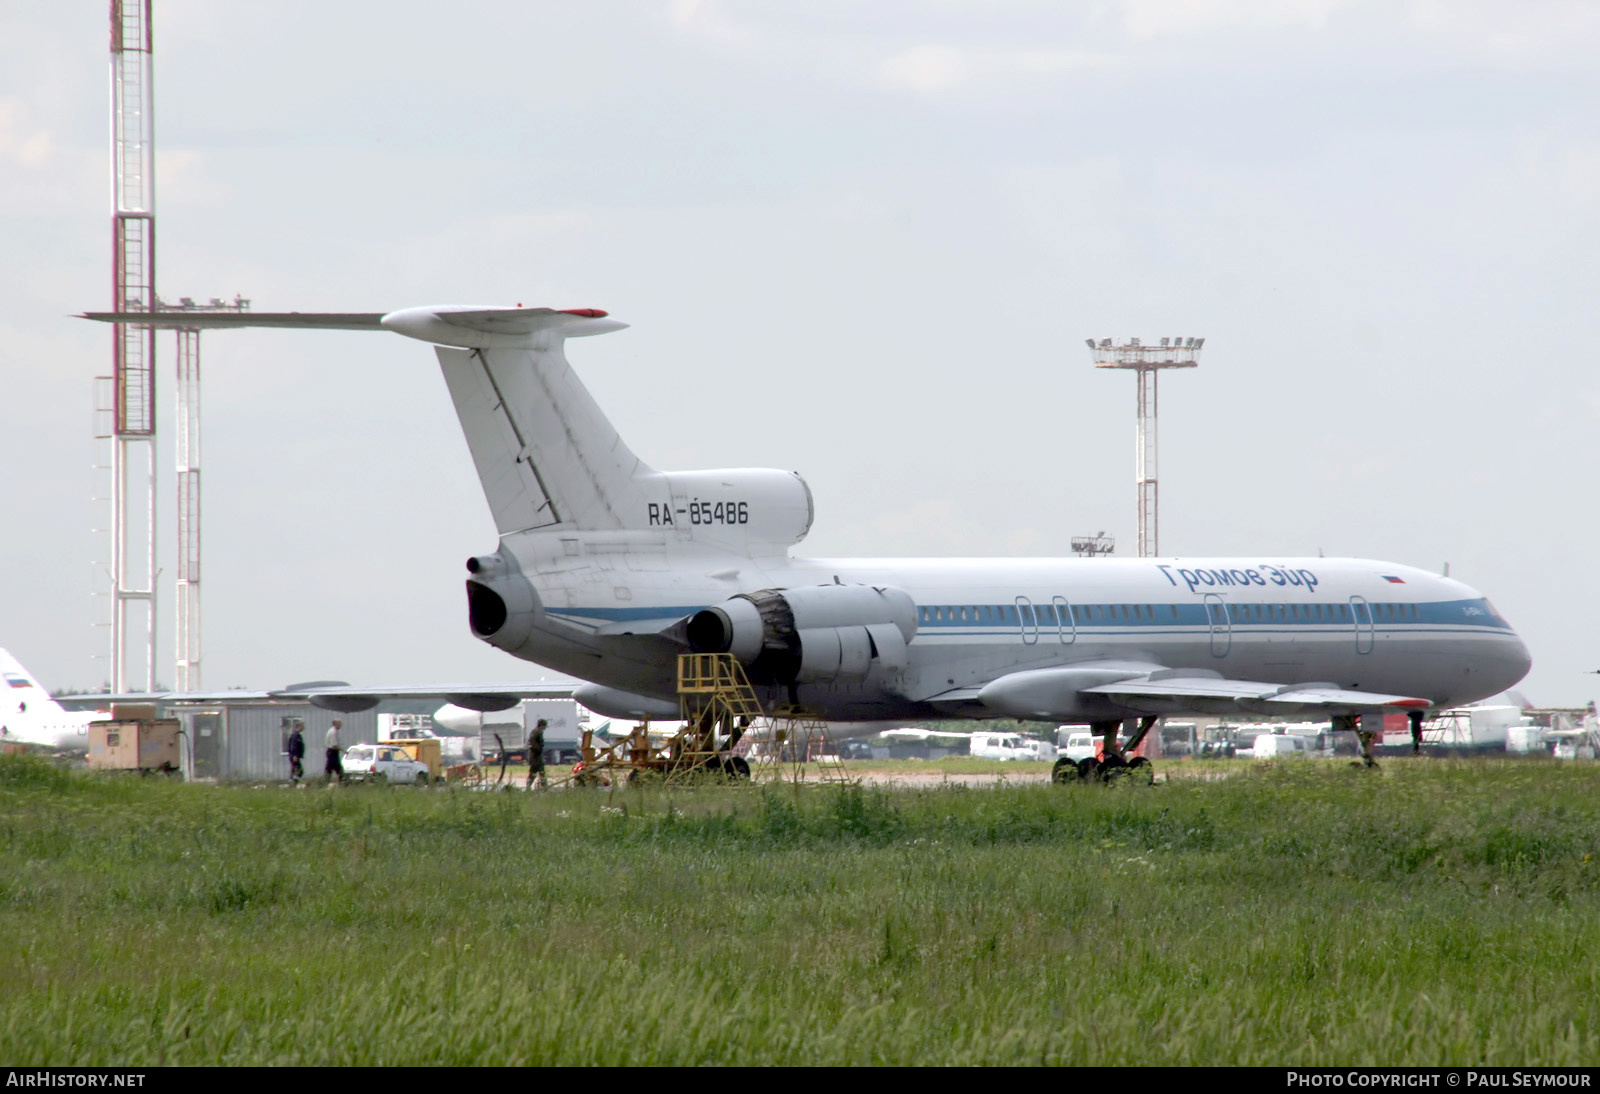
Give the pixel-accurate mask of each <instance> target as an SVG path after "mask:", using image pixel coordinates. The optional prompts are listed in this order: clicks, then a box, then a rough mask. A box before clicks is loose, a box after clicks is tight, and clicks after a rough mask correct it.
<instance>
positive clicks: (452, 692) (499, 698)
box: [270, 682, 579, 712]
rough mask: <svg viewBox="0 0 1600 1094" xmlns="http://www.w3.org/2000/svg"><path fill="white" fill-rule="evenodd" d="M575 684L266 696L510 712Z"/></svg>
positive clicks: (323, 690)
mask: <svg viewBox="0 0 1600 1094" xmlns="http://www.w3.org/2000/svg"><path fill="white" fill-rule="evenodd" d="M578 686H579V685H578V683H577V682H572V683H565V684H423V685H416V686H407V685H402V686H399V687H384V688H358V687H351V686H350V685H348V684H340V685H332V686H318V685H310V686H300V685H291V686H290V687H288V688H285V689H283V690H282V691H274V692H271V693H270V696H271V698H273V699H289V700H299V701H300V702H305V703H310V704H311V705H312V706H314V707H321V708H322V709H324V710H338V711H344V712H354V711H358V710H370V709H371V708H372V707H375V706H377V705H378V704H379V703H381V702H382V701H383V700H385V699H442V700H444V701H445V702H447V703H454V704H455V705H456V706H458V707H465V708H466V709H468V710H477V711H484V712H488V711H496V710H510V709H511V708H512V707H514V706H516V705H517V704H518V703H520V702H521V701H522V700H524V699H570V698H572V693H573V690H574V689H576V688H577V687H578Z"/></svg>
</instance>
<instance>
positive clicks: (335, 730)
mask: <svg viewBox="0 0 1600 1094" xmlns="http://www.w3.org/2000/svg"><path fill="white" fill-rule="evenodd" d="M342 725H344V723H343V722H341V721H340V720H339V719H337V718H335V719H334V720H333V725H331V726H329V727H328V736H327V738H326V739H325V741H324V743H325V744H326V745H327V746H328V766H327V767H326V769H324V771H323V774H325V775H327V777H328V782H329V783H330V784H331V783H332V782H333V777H334V776H335V775H337V776H339V781H340V782H341V783H342V782H344V761H342V760H341V759H339V727H340V726H342Z"/></svg>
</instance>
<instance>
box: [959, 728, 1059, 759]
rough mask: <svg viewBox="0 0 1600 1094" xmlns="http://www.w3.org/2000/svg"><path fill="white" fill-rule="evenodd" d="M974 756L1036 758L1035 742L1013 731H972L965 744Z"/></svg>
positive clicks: (1039, 757)
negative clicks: (967, 743)
mask: <svg viewBox="0 0 1600 1094" xmlns="http://www.w3.org/2000/svg"><path fill="white" fill-rule="evenodd" d="M967 748H968V751H970V752H971V754H972V755H974V756H979V757H982V758H983V759H985V760H1038V759H1043V757H1041V756H1040V755H1039V750H1038V748H1037V747H1036V742H1034V741H1030V740H1029V739H1028V738H1026V737H1021V736H1018V735H1017V734H1014V733H974V734H973V735H972V742H971V744H969V745H968V746H967Z"/></svg>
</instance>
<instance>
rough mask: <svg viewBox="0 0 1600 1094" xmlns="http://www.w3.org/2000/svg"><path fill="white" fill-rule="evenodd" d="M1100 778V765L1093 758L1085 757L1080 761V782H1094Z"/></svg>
mask: <svg viewBox="0 0 1600 1094" xmlns="http://www.w3.org/2000/svg"><path fill="white" fill-rule="evenodd" d="M1098 778H1100V763H1099V761H1097V760H1096V759H1095V758H1094V757H1093V756H1085V757H1084V758H1083V759H1081V760H1079V761H1078V781H1079V782H1085V783H1088V782H1094V781H1095V780H1097V779H1098Z"/></svg>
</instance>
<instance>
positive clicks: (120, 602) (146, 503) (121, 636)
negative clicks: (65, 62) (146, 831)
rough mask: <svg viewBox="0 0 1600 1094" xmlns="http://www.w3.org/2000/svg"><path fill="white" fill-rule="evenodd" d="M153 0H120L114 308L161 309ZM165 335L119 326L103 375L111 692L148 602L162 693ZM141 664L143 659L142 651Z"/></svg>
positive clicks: (147, 668) (149, 672)
mask: <svg viewBox="0 0 1600 1094" xmlns="http://www.w3.org/2000/svg"><path fill="white" fill-rule="evenodd" d="M150 3H151V0H111V208H112V219H111V232H112V245H111V247H112V257H111V286H112V290H111V291H112V309H113V310H114V311H116V312H119V313H128V312H149V311H152V310H154V309H155V306H156V214H155V113H154V102H155V96H154V88H153V83H152V77H153V65H152V59H151V35H150ZM155 339H156V332H155V328H154V327H151V326H143V325H139V324H135V323H118V324H116V325H115V326H114V327H113V328H112V356H111V375H110V376H108V377H100V378H99V383H98V384H97V387H98V390H99V391H100V392H101V393H102V394H101V400H100V407H99V409H100V410H101V411H102V413H103V415H104V418H105V419H106V426H105V427H104V428H105V429H106V430H107V431H106V432H104V433H102V434H101V435H102V436H104V437H105V438H106V439H108V440H109V441H110V442H111V560H110V577H111V680H110V685H111V689H112V690H113V691H116V692H123V691H127V690H128V678H129V669H130V667H131V666H130V655H132V654H134V653H135V649H130V645H132V646H134V647H135V648H136V645H137V643H136V641H135V640H133V637H132V636H133V631H134V630H135V628H136V624H137V623H138V622H139V619H138V616H139V614H140V612H139V609H140V608H141V607H142V608H143V619H142V622H143V624H144V626H143V631H144V639H143V641H144V652H143V662H144V680H143V687H144V690H146V691H153V690H155V682H156V680H155V670H156V665H155V637H156V468H155V436H156V390H155V388H156V384H155V357H156V340H155ZM135 660H137V658H136V657H135Z"/></svg>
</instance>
